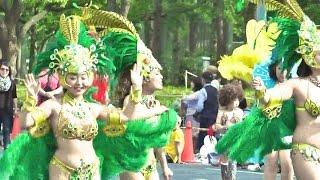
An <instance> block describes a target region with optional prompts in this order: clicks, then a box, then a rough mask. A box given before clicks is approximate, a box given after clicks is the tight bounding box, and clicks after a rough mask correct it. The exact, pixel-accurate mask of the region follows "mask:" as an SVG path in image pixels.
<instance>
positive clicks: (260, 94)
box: [255, 88, 266, 99]
mask: <svg viewBox="0 0 320 180" xmlns="http://www.w3.org/2000/svg"><path fill="white" fill-rule="evenodd" d="M265 94H266V88H262V89H260V90H256V92H255V96H256V98H257V99H262V98H264V95H265Z"/></svg>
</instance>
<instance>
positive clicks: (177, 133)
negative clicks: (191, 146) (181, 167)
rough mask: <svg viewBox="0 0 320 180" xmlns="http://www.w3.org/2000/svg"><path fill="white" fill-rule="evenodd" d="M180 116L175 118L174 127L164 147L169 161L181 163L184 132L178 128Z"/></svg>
mask: <svg viewBox="0 0 320 180" xmlns="http://www.w3.org/2000/svg"><path fill="white" fill-rule="evenodd" d="M180 125H181V118H178V119H177V123H176V127H175V129H174V130H173V131H172V134H171V136H170V141H169V143H168V144H167V146H166V147H165V151H166V154H167V160H168V162H169V163H182V161H181V154H182V151H183V148H184V134H183V132H182V129H181V128H180Z"/></svg>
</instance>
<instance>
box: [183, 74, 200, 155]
mask: <svg viewBox="0 0 320 180" xmlns="http://www.w3.org/2000/svg"><path fill="white" fill-rule="evenodd" d="M202 87H203V81H202V78H201V77H193V79H192V81H191V89H192V91H193V93H192V94H190V95H188V96H185V97H184V98H183V100H182V101H183V103H184V104H185V106H186V120H187V121H191V124H192V127H200V123H199V122H198V121H197V120H196V117H193V115H194V114H195V112H196V106H197V104H198V98H199V97H198V96H199V93H200V90H201V89H202ZM198 134H199V130H198V129H192V139H193V147H194V151H195V152H197V151H198V150H199V149H197V141H198V140H197V139H198Z"/></svg>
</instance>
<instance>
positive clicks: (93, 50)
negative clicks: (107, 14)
mask: <svg viewBox="0 0 320 180" xmlns="http://www.w3.org/2000/svg"><path fill="white" fill-rule="evenodd" d="M112 54H113V53H112V49H110V48H107V47H106V46H104V45H103V43H102V42H97V41H96V40H95V39H94V38H92V37H91V36H90V35H89V33H88V30H87V28H86V27H85V25H84V24H83V23H82V22H81V18H80V17H78V16H69V17H65V16H64V15H62V16H61V18H60V29H59V31H58V32H57V33H56V34H55V39H54V42H53V43H51V44H50V45H49V46H48V47H47V49H46V51H44V52H42V53H40V54H39V55H38V57H37V61H36V64H35V66H34V68H33V73H34V74H39V73H40V72H41V70H42V69H44V68H49V70H50V73H53V72H58V74H59V75H62V76H64V75H65V74H66V73H77V72H80V71H88V72H93V71H97V73H98V74H101V75H105V74H112V73H113V71H115V67H114V65H113V61H112V59H111V58H112Z"/></svg>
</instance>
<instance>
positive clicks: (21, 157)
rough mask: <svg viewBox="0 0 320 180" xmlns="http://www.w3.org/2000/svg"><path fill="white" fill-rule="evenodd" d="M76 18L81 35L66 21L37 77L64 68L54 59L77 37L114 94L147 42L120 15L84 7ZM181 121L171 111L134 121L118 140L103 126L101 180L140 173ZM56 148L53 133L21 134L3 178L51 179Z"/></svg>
mask: <svg viewBox="0 0 320 180" xmlns="http://www.w3.org/2000/svg"><path fill="white" fill-rule="evenodd" d="M61 18H62V19H63V18H65V17H64V16H62V17H61ZM74 18H80V19H81V24H80V30H79V32H76V33H75V32H70V31H68V30H70V29H68V26H69V25H70V24H68V23H65V22H67V21H61V22H62V23H61V24H60V26H61V29H60V30H59V31H58V32H57V33H56V35H55V39H56V41H55V42H54V43H52V44H51V45H50V47H48V48H47V50H46V51H45V52H43V53H41V54H40V55H39V57H38V60H37V63H36V65H35V67H34V69H33V70H34V71H33V72H34V73H35V74H38V73H39V72H40V71H41V69H42V68H49V69H50V70H51V72H53V70H54V68H53V67H54V66H55V63H58V62H56V61H55V60H56V59H57V58H56V56H53V54H57V51H58V50H61V49H63V48H64V47H65V46H66V45H68V44H69V43H70V42H69V41H68V39H70V38H74V37H72V36H73V35H76V38H75V39H76V40H77V41H76V42H77V43H78V44H79V45H81V46H83V47H86V48H89V49H90V51H93V52H94V53H95V57H96V61H95V62H94V63H95V64H96V70H97V72H98V74H99V75H106V74H107V75H108V76H109V80H110V81H109V82H110V87H111V90H112V89H114V87H115V86H116V84H117V80H118V76H119V75H120V73H121V72H122V71H124V70H125V69H126V68H128V67H129V66H130V65H132V64H134V63H136V62H137V58H138V53H139V52H138V51H139V47H138V46H140V45H139V44H138V41H141V40H140V38H139V36H138V35H137V33H136V31H135V28H134V26H133V25H132V24H131V22H129V21H128V20H126V19H125V18H124V17H122V16H120V15H118V14H116V13H113V12H105V11H100V10H95V9H90V8H83V16H82V17H78V16H77V17H74ZM71 22H73V21H71ZM71 25H73V24H72V23H71ZM93 26H94V27H96V28H100V29H102V30H103V31H101V32H100V33H96V32H95V33H94V34H95V35H97V37H99V38H97V39H95V38H93V37H92V36H90V35H89V34H90V33H92V32H90V30H92V29H90V28H92V27H93ZM88 29H89V30H88ZM77 33H78V34H77ZM67 36H70V37H67ZM140 43H141V42H140ZM142 43H143V42H142ZM92 45H95V46H92ZM93 47H95V48H93ZM140 51H141V50H140ZM50 59H51V60H50ZM95 91H96V90H95V89H92V88H91V89H88V90H87V92H86V93H85V99H86V100H87V101H88V102H93V101H94V99H93V98H92V94H93V93H94V92H95ZM176 116H177V114H176V112H175V111H174V110H171V109H170V110H168V111H166V112H164V113H162V114H161V115H159V117H157V118H150V119H141V120H134V121H129V122H127V123H126V130H125V132H124V134H122V135H118V136H117V135H107V134H106V133H105V132H104V131H105V130H104V129H105V127H106V126H107V124H106V121H99V132H98V135H97V136H96V137H95V139H94V140H93V146H94V148H95V151H96V154H97V156H98V158H99V160H100V174H101V179H108V178H109V177H111V176H114V175H117V174H118V173H120V172H122V171H139V170H140V169H141V168H142V167H143V166H144V165H145V163H146V160H147V158H148V157H147V154H148V150H149V149H150V148H155V147H163V146H164V145H165V144H166V143H167V140H168V138H169V137H170V132H171V130H172V129H173V128H174V127H175V124H176V123H175V122H176ZM56 149H57V142H56V139H55V137H54V134H53V132H52V130H50V132H49V133H47V134H45V135H44V136H42V137H34V136H32V135H31V134H30V133H29V132H23V133H21V134H20V135H19V136H18V137H17V138H16V139H15V140H14V141H13V142H12V143H11V144H10V146H9V147H8V149H7V150H6V151H5V152H4V154H3V156H2V158H1V159H0V179H19V180H23V179H49V173H48V167H49V166H48V165H49V162H50V160H51V159H52V157H53V155H54V152H55V151H56Z"/></svg>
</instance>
